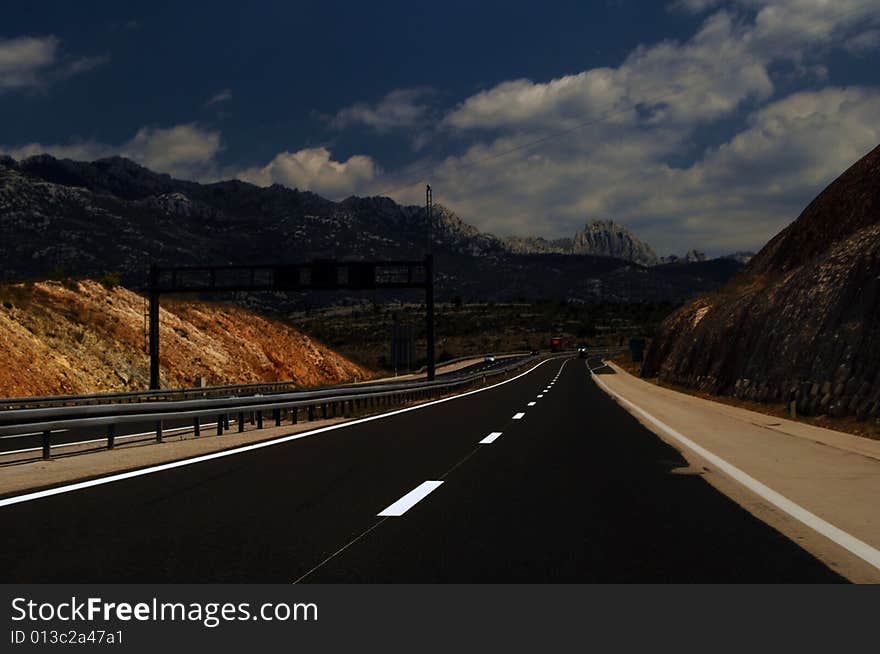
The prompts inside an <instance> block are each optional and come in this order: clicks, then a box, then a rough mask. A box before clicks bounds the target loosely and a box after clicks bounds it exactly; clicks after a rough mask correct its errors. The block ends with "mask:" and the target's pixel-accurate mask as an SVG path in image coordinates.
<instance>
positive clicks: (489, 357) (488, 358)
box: [483, 354, 495, 363]
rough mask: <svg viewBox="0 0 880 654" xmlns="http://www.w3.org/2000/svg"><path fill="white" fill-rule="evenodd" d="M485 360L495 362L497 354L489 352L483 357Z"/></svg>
mask: <svg viewBox="0 0 880 654" xmlns="http://www.w3.org/2000/svg"><path fill="white" fill-rule="evenodd" d="M483 361H485V362H486V363H495V355H494V354H487V355H486V356H485V357H483Z"/></svg>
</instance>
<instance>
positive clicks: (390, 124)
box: [330, 88, 432, 133]
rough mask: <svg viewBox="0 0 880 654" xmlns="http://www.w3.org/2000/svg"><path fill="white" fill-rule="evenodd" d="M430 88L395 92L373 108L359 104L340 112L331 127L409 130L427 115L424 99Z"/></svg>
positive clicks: (428, 107)
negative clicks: (364, 126) (357, 126)
mask: <svg viewBox="0 0 880 654" xmlns="http://www.w3.org/2000/svg"><path fill="white" fill-rule="evenodd" d="M431 94H432V91H431V89H427V88H414V89H395V90H394V91H391V92H390V93H389V94H388V95H386V96H385V97H384V98H382V99H381V100H380V101H379V102H378V103H376V104H375V105H370V104H367V103H364V102H358V103H356V104H353V105H351V106H350V107H346V108H344V109H341V110H340V111H339V112H337V114H336V115H335V116H333V118H331V120H330V124H331V125H332V126H333V127H335V128H337V129H343V128H345V127H350V126H352V125H366V126H367V127H370V128H372V129H374V130H375V131H377V132H379V133H384V132H387V131H389V130H391V129H397V128H411V127H415V126H418V125H420V124H422V123H423V121H424V120H425V118H427V117H428V115H429V113H430V106H429V105H428V104H427V103H425V102H424V99H425V98H426V97H427V96H429V95H431Z"/></svg>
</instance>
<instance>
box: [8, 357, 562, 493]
mask: <svg viewBox="0 0 880 654" xmlns="http://www.w3.org/2000/svg"><path fill="white" fill-rule="evenodd" d="M558 359H559V357H555V358H552V359H544V360H543V361H541V362H539V363H537V364H536V365H534V366H532V367H531V368H529V369H528V370H526V371H525V372H521V373H520V374H518V375H516V376H515V377H511V378H510V379H505V380H504V381H502V382H498V383H497V384H493V385H492V386H486V387H484V388H477V389H475V390H472V391H467V392H466V393H461V394H459V395H453V396H451V397H444V398H441V399H439V400H433V401H431V402H425V403H423V404H417V405H415V406H410V407H406V408H403V409H396V410H394V411H389V412H388V413H380V414H377V415H374V416H367V417H365V418H358V419H357V420H350V421H348V422H340V423H336V424H335V425H327V426H326V427H319V428H318V429H312V430H311V431H304V432H301V433H299V434H290V435H289V436H281V437H280V438H276V439H273V440H268V441H262V442H260V443H253V444H251V445H243V446H241V447H235V448H232V449H230V450H223V451H222V452H212V453H211V454H202V455H201V456H196V457H193V458H191V459H181V460H179V461H171V462H169V463H163V464H160V465H157V466H151V467H149V468H141V469H139V470H131V471H129V472H121V473H117V474H115V475H109V476H107V477H99V478H98V479H90V480H88V481H81V482H77V483H75V484H67V485H65V486H56V487H55V488H47V489H46V490H41V491H34V492H33V493H25V494H24V495H15V496H12V497H6V498H3V499H0V508H2V507H4V506H11V505H13V504H20V503H22V502H31V501H33V500H38V499H40V498H43V497H51V496H52V495H60V494H62V493H70V492H73V491H77V490H81V489H83V488H91V487H93V486H102V485H104V484H111V483H113V482H116V481H123V480H125V479H132V478H134V477H142V476H143V475H150V474H153V473H156V472H162V471H163V470H173V469H174V468H182V467H183V466H189V465H193V464H194V463H201V462H203V461H211V460H213V459H222V458H223V457H227V456H233V455H235V454H242V453H244V452H252V451H254V450H259V449H262V448H264V447H271V446H272V445H278V444H280V443H288V442H290V441H295V440H298V439H300V438H305V437H307V436H312V435H314V434H322V433H324V432H328V431H334V430H336V429H344V428H345V427H351V426H353V425H360V424H362V423H365V422H370V421H372V420H381V419H383V418H389V417H391V416H396V415H398V414H401V413H406V412H407V411H418V410H420V409H424V408H426V407H429V406H433V405H435V404H442V403H444V402H451V401H452V400H457V399H459V398H461V397H467V396H468V395H473V394H475V393H482V392H484V391H488V390H491V389H493V388H498V387H499V386H504V384H509V383H510V382H512V381H516V380H517V379H519V378H521V377H525V376H526V375H528V374H529V373H530V372H532V371H534V370H536V369H537V368H540V367H541V366H543V365H544V364H545V363H548V362H550V361H557V360H558Z"/></svg>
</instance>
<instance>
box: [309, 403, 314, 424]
mask: <svg viewBox="0 0 880 654" xmlns="http://www.w3.org/2000/svg"><path fill="white" fill-rule="evenodd" d="M314 419H315V406H314V405H313V404H310V405H309V422H312V421H313V420H314Z"/></svg>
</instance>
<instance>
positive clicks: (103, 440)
mask: <svg viewBox="0 0 880 654" xmlns="http://www.w3.org/2000/svg"><path fill="white" fill-rule="evenodd" d="M230 422H231V421H230ZM216 426H217V423H216V422H210V423H207V422H206V423H203V424H202V426H201V428H202V429H210V428H211V427H216ZM192 430H193V428H192V427H191V426H188V427H172V428H171V429H163V430H162V433H164V434H172V433H174V432H178V431H192ZM64 431H69V430H67V429H59V430H58V431H53V432H52V433H53V434H60V433H61V432H64ZM40 433H42V432H40ZM30 435H31V436H37V435H39V434H30ZM155 435H156V432H155V431H142V432H140V433H138V434H117V435H116V436H115V437H114V438H115V440H116V441H119V440H121V439H123V438H139V437H141V436H155ZM15 437H16V438H18V435H16V436H15ZM200 438H201V437H200ZM106 442H107V437H106V436H104V437H103V438H93V439H91V440H87V441H71V442H70V443H57V444H55V445H52V446H51V449H53V450H54V449H56V448H62V447H73V446H74V445H91V444H92V443H106ZM42 449H43V448H42V447H28V448H25V449H23V450H5V451H3V452H0V456H6V455H8V454H22V453H24V452H39V451H40V450H42Z"/></svg>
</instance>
